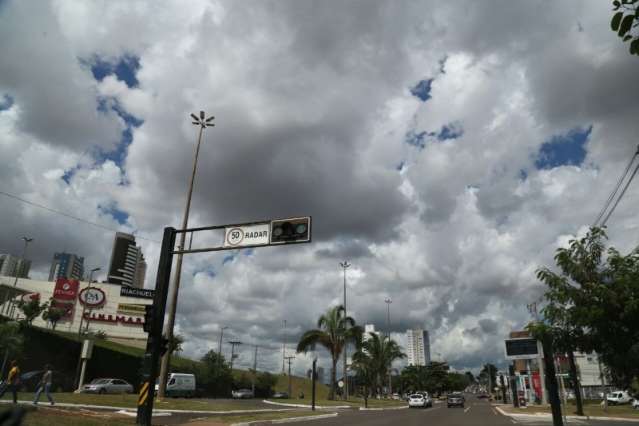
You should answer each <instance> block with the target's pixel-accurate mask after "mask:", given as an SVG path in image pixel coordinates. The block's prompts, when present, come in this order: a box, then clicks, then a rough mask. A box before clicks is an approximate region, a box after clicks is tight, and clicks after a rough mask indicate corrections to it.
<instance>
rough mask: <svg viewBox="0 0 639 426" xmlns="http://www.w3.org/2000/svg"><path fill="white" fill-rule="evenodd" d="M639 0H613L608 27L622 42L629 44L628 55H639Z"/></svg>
mask: <svg viewBox="0 0 639 426" xmlns="http://www.w3.org/2000/svg"><path fill="white" fill-rule="evenodd" d="M638 3H639V0H621V1H619V0H614V1H613V2H612V8H613V10H614V11H615V14H614V15H612V20H611V21H610V27H611V28H612V30H613V31H614V32H616V33H617V35H618V36H619V37H621V39H622V40H623V42H624V43H625V42H627V41H629V42H630V48H629V50H630V54H632V55H639V29H638V28H639V4H638Z"/></svg>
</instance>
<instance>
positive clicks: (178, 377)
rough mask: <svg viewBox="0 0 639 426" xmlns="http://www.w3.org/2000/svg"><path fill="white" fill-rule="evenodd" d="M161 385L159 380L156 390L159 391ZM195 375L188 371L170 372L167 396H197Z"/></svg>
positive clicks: (156, 383)
mask: <svg viewBox="0 0 639 426" xmlns="http://www.w3.org/2000/svg"><path fill="white" fill-rule="evenodd" d="M159 387H160V385H159V383H158V381H156V382H155V391H156V392H157V391H158V389H159ZM195 394H196V389H195V375H194V374H186V373H171V374H169V377H168V380H167V382H166V392H165V395H166V396H172V397H174V398H178V397H180V396H183V397H185V398H191V397H193V396H195Z"/></svg>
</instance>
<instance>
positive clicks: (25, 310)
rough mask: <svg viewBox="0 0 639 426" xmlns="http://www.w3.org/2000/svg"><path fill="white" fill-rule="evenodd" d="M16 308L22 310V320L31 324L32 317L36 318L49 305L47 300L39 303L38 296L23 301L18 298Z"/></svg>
mask: <svg viewBox="0 0 639 426" xmlns="http://www.w3.org/2000/svg"><path fill="white" fill-rule="evenodd" d="M16 305H17V306H18V309H20V310H21V311H22V314H23V315H24V321H25V322H26V323H27V324H29V325H31V323H32V322H33V320H34V319H36V318H37V317H38V316H39V315H40V314H41V313H42V312H43V311H44V310H45V309H47V308H48V307H49V302H45V303H43V304H40V299H39V298H33V299H30V300H29V301H27V302H25V301H24V300H18V302H17V303H16Z"/></svg>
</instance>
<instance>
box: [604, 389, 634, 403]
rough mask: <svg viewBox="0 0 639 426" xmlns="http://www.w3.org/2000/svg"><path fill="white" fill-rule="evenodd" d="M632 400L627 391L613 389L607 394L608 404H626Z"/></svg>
mask: <svg viewBox="0 0 639 426" xmlns="http://www.w3.org/2000/svg"><path fill="white" fill-rule="evenodd" d="M630 401H632V397H631V396H630V394H629V393H628V392H627V391H613V392H612V393H609V394H608V404H610V405H619V404H628V403H630Z"/></svg>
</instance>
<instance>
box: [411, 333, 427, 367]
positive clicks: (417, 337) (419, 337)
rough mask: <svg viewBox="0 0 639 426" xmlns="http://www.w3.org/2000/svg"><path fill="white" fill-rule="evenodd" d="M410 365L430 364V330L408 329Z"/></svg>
mask: <svg viewBox="0 0 639 426" xmlns="http://www.w3.org/2000/svg"><path fill="white" fill-rule="evenodd" d="M406 340H407V341H408V344H407V351H406V354H407V355H408V365H428V364H430V338H429V337H428V330H422V329H417V330H406Z"/></svg>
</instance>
